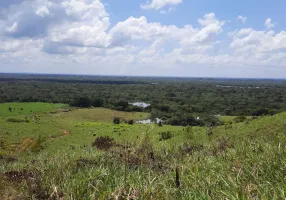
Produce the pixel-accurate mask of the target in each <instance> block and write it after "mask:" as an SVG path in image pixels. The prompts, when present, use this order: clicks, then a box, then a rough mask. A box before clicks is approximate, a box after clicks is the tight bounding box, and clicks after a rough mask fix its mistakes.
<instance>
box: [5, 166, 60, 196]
mask: <svg viewBox="0 0 286 200" xmlns="http://www.w3.org/2000/svg"><path fill="white" fill-rule="evenodd" d="M3 180H5V181H7V183H9V185H12V186H13V187H14V188H17V187H18V186H20V183H22V182H23V181H24V182H26V184H27V190H26V196H30V197H32V196H33V197H34V198H35V199H56V198H53V197H52V196H51V192H50V191H49V189H48V188H45V187H43V186H42V183H41V177H40V174H39V173H37V172H35V171H29V170H27V169H23V170H21V171H9V172H5V173H4V174H3ZM51 197H52V198H51ZM20 199H30V198H20Z"/></svg>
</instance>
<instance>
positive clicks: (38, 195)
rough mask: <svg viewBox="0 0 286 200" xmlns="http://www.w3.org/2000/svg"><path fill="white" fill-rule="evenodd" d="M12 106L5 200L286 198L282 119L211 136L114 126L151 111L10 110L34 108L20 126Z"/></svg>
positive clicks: (3, 175) (2, 168) (2, 183)
mask: <svg viewBox="0 0 286 200" xmlns="http://www.w3.org/2000/svg"><path fill="white" fill-rule="evenodd" d="M7 105H8V104H2V105H1V104H0V107H1V108H5V109H3V110H2V109H1V111H0V116H2V118H0V140H1V141H0V151H1V153H0V199H8V197H10V199H13V198H14V199H16V198H18V199H48V198H49V197H51V199H57V198H58V199H59V198H60V197H62V196H63V197H64V199H128V198H129V199H285V198H286V193H285V191H286V181H285V171H286V149H285V145H286V113H280V114H277V115H275V116H271V117H262V118H260V119H256V120H248V121H247V122H243V123H237V124H232V125H228V126H218V127H215V128H214V129H212V130H210V129H208V128H206V127H180V126H176V127H175V126H168V125H163V126H162V127H160V126H158V125H155V124H153V125H139V124H134V125H129V124H126V123H124V122H122V123H121V124H117V125H115V124H113V123H112V120H113V118H114V117H120V118H121V119H122V121H123V120H131V119H133V120H140V119H146V118H148V116H149V114H148V113H125V112H118V111H111V110H108V109H103V108H91V109H72V110H70V111H66V112H64V111H63V110H57V108H59V107H63V106H64V105H52V104H42V105H43V107H41V106H40V105H41V104H38V103H35V104H32V103H31V104H17V103H15V104H13V107H15V108H21V107H23V111H25V109H27V110H29V109H32V110H33V112H37V114H34V113H33V112H32V113H30V112H26V113H23V114H22V115H21V114H20V113H18V114H17V116H16V118H17V119H28V120H27V122H21V123H19V122H18V123H14V122H8V121H7V119H9V118H10V117H11V116H12V115H9V114H10V113H9V110H8V107H9V106H7ZM24 105H25V106H24ZM33 105H34V106H33ZM44 105H45V106H44ZM41 109H42V110H41ZM7 110H8V112H7ZM48 111H49V112H48ZM15 113H16V111H15ZM35 116H36V117H37V119H35ZM163 132H164V133H165V134H166V135H167V133H168V132H169V134H170V138H168V137H167V138H165V140H164V139H162V138H161V134H162V133H163ZM100 136H109V137H111V138H114V142H113V145H112V147H111V148H110V149H105V150H102V149H99V147H95V146H92V143H93V142H94V141H95V140H96V138H99V137H100ZM160 138H161V139H160ZM1 197H2V198H1Z"/></svg>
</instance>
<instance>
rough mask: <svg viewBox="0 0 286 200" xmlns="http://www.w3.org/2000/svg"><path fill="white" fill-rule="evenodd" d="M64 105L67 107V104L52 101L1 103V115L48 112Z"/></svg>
mask: <svg viewBox="0 0 286 200" xmlns="http://www.w3.org/2000/svg"><path fill="white" fill-rule="evenodd" d="M64 107H67V105H66V104H51V103H1V104H0V117H7V116H18V115H27V114H31V113H37V112H48V111H52V110H55V109H57V108H64Z"/></svg>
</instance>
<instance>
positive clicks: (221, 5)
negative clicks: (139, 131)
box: [0, 0, 286, 78]
mask: <svg viewBox="0 0 286 200" xmlns="http://www.w3.org/2000/svg"><path fill="white" fill-rule="evenodd" d="M285 7H286V2H285V1H282V0H276V1H275V2H273V1H272V2H271V1H266V0H260V1H258V0H252V1H246V0H241V1H229V0H132V1H131V0H120V1H119V0H11V1H2V2H0V44H1V45H0V72H26V73H59V74H101V75H142V76H146V75H147V76H148V75H149V76H188V77H194V76H195V77H198V76H201V77H245V78H251V77H253V78H286V51H285V50H286V21H285V19H286V12H285Z"/></svg>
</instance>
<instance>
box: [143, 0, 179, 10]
mask: <svg viewBox="0 0 286 200" xmlns="http://www.w3.org/2000/svg"><path fill="white" fill-rule="evenodd" d="M182 2H183V1H182V0H152V1H148V2H147V3H146V4H143V5H141V8H142V9H155V10H159V9H162V8H164V7H166V6H176V5H178V4H180V3H182Z"/></svg>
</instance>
